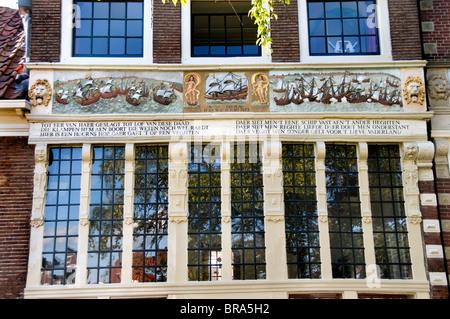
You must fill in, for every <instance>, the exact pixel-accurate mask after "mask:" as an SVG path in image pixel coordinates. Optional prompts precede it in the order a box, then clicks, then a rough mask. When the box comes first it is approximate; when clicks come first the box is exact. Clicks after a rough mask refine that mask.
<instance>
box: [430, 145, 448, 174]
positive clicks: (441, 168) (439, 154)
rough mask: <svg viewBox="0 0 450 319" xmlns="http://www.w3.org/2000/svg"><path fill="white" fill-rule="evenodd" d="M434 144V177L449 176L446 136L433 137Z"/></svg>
mask: <svg viewBox="0 0 450 319" xmlns="http://www.w3.org/2000/svg"><path fill="white" fill-rule="evenodd" d="M434 145H435V150H436V151H435V158H434V163H435V165H436V177H437V178H450V171H449V168H448V150H449V143H448V140H447V139H446V138H435V139H434Z"/></svg>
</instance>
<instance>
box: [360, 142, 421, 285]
mask: <svg viewBox="0 0 450 319" xmlns="http://www.w3.org/2000/svg"><path fill="white" fill-rule="evenodd" d="M368 168H369V188H370V200H371V208H372V219H373V233H374V244H375V257H376V262H377V265H378V266H379V267H380V273H381V274H380V275H381V278H385V279H411V278H412V273H411V258H410V253H409V244H408V232H407V227H406V216H405V209H404V199H403V186H402V171H401V162H400V152H399V147H398V145H369V158H368Z"/></svg>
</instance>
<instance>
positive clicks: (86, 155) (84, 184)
mask: <svg viewBox="0 0 450 319" xmlns="http://www.w3.org/2000/svg"><path fill="white" fill-rule="evenodd" d="M91 171H92V150H91V144H83V146H82V150H81V191H80V193H81V198H80V218H79V226H78V227H79V230H78V257H77V272H76V276H75V283H76V284H77V285H84V284H86V279H87V251H88V240H89V203H90V190H91Z"/></svg>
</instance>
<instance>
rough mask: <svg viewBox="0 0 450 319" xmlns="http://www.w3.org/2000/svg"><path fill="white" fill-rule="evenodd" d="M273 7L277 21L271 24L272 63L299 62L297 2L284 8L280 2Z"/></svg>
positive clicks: (294, 0)
mask: <svg viewBox="0 0 450 319" xmlns="http://www.w3.org/2000/svg"><path fill="white" fill-rule="evenodd" d="M273 6H274V10H275V13H276V14H277V16H278V19H277V20H272V22H271V28H272V32H271V36H272V41H273V43H272V49H273V52H272V62H300V48H299V33H298V32H299V31H298V10H297V8H298V7H297V0H293V1H291V2H290V4H289V5H288V6H286V8H285V7H284V5H283V4H281V3H280V2H274V4H273Z"/></svg>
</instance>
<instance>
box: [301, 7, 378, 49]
mask: <svg viewBox="0 0 450 319" xmlns="http://www.w3.org/2000/svg"><path fill="white" fill-rule="evenodd" d="M375 7H376V1H375V0H371V1H333V0H328V1H316V0H309V1H308V27H309V48H310V54H311V55H379V54H380V47H379V36H378V29H377V27H376V23H375Z"/></svg>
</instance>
